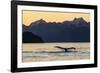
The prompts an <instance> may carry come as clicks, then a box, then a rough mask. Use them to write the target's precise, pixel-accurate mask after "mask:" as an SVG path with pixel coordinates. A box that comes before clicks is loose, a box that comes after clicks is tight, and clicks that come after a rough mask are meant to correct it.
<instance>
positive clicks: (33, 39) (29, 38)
mask: <svg viewBox="0 0 100 73" xmlns="http://www.w3.org/2000/svg"><path fill="white" fill-rule="evenodd" d="M23 43H43V40H42V38H40V37H39V36H37V35H34V34H33V33H32V32H23Z"/></svg>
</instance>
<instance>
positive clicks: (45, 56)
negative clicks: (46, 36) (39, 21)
mask: <svg viewBox="0 0 100 73" xmlns="http://www.w3.org/2000/svg"><path fill="white" fill-rule="evenodd" d="M55 46H60V47H63V48H70V47H74V48H76V49H68V50H69V51H68V52H65V51H64V50H63V49H60V48H56V47H55ZM22 48H23V49H22V54H23V55H22V61H23V62H41V61H42V62H43V61H44V62H45V61H61V60H80V59H90V43H87V42H86V43H80V42H79V43H78V42H77V43H42V44H41V43H23V45H22Z"/></svg>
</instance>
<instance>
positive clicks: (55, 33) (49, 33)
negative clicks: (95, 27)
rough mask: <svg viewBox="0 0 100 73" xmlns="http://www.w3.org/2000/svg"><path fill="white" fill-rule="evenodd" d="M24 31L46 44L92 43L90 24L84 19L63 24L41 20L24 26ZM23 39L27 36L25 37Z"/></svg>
mask: <svg viewBox="0 0 100 73" xmlns="http://www.w3.org/2000/svg"><path fill="white" fill-rule="evenodd" d="M22 31H23V33H25V32H31V33H32V34H33V35H37V36H38V37H40V38H41V39H42V40H43V41H44V42H45V43H49V42H89V41H90V22H86V21H85V20H84V19H83V18H82V17H81V18H74V19H73V20H72V21H68V20H66V21H63V22H46V21H45V20H43V19H40V20H37V21H34V22H32V23H31V24H30V25H29V26H26V25H24V24H23V25H22ZM27 36H28V35H27ZM23 37H26V36H25V35H23ZM28 38H29V37H28ZM23 40H24V39H23ZM33 43H34V42H33Z"/></svg>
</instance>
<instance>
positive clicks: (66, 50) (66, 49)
mask: <svg viewBox="0 0 100 73" xmlns="http://www.w3.org/2000/svg"><path fill="white" fill-rule="evenodd" d="M55 48H59V49H63V50H64V51H65V52H68V51H69V49H73V50H75V49H76V48H75V47H70V48H63V47H60V46H55Z"/></svg>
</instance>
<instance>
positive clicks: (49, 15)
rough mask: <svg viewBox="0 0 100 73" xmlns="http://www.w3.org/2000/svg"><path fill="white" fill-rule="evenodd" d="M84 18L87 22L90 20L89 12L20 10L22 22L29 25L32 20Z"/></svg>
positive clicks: (49, 20) (55, 20)
mask: <svg viewBox="0 0 100 73" xmlns="http://www.w3.org/2000/svg"><path fill="white" fill-rule="evenodd" d="M80 17H82V18H84V20H86V21H87V22H89V21H90V14H89V13H76V12H46V11H45V12H44V11H27V10H23V11H22V21H23V22H22V23H23V24H25V25H26V26H29V25H30V24H31V23H32V22H34V21H37V20H39V19H43V20H45V21H46V22H63V21H65V20H68V21H71V20H73V19H74V18H80Z"/></svg>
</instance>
